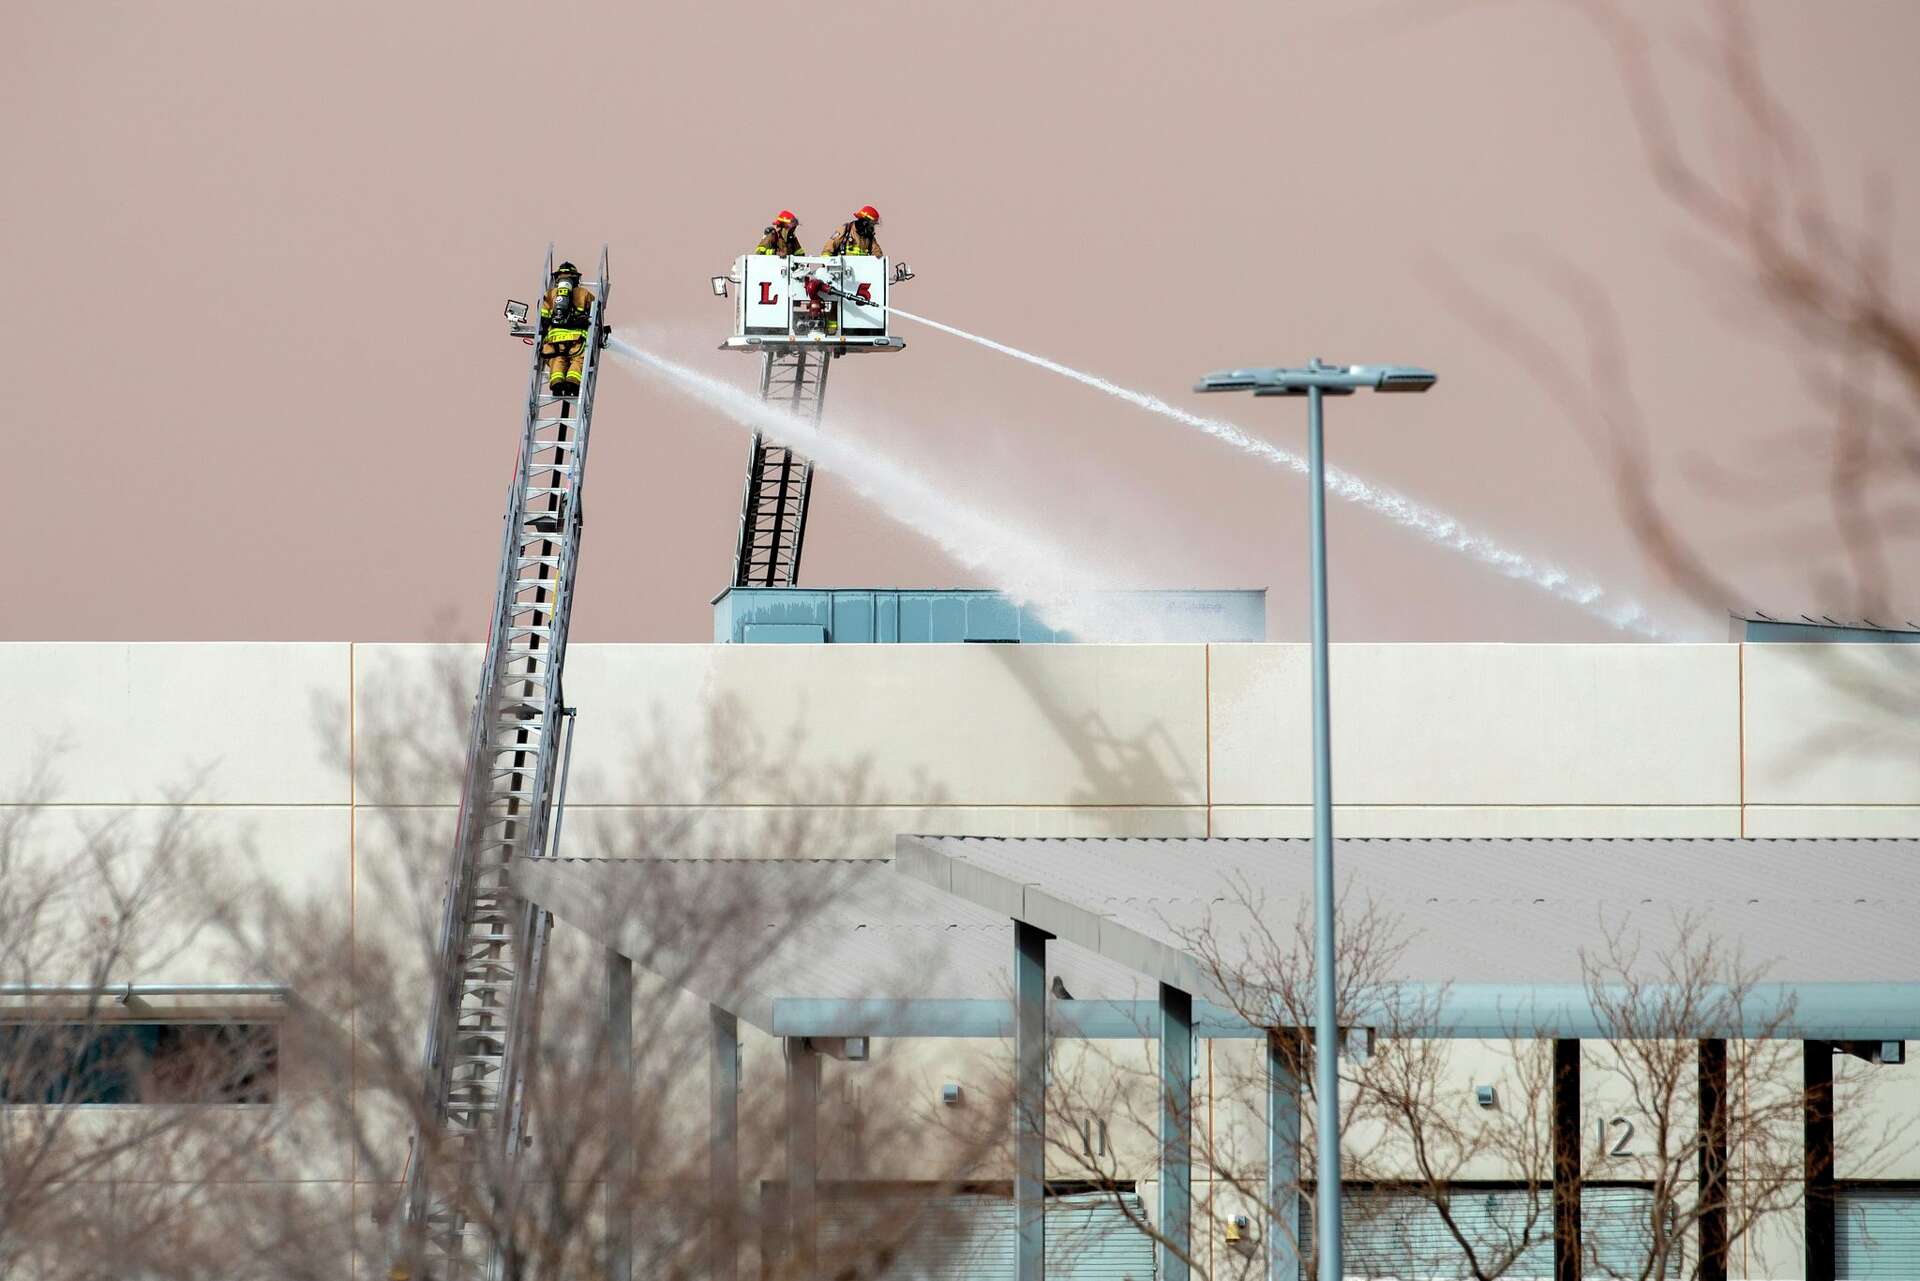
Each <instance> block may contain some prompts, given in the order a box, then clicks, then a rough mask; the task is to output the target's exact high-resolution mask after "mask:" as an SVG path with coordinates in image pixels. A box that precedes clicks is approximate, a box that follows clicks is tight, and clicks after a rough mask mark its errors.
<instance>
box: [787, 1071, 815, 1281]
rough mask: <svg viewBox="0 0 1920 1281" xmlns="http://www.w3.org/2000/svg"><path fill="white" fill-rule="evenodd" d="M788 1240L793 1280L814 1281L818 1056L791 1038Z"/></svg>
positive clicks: (788, 1125) (788, 1117) (788, 1114)
mask: <svg viewBox="0 0 1920 1281" xmlns="http://www.w3.org/2000/svg"><path fill="white" fill-rule="evenodd" d="M787 1234H788V1235H787V1239H788V1242H789V1249H790V1250H791V1253H792V1258H793V1275H794V1276H796V1277H799V1278H801V1279H802V1281H813V1277H814V1276H815V1275H816V1268H817V1266H818V1262H817V1261H818V1258H819V1254H818V1248H819V1240H820V1054H819V1051H817V1050H815V1049H814V1048H813V1042H812V1041H810V1040H808V1039H807V1038H806V1037H804V1036H790V1037H788V1038H787Z"/></svg>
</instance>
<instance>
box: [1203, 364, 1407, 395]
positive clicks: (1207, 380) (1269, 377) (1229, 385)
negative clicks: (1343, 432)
mask: <svg viewBox="0 0 1920 1281" xmlns="http://www.w3.org/2000/svg"><path fill="white" fill-rule="evenodd" d="M1438 381H1440V378H1439V375H1437V374H1435V373H1434V372H1433V371H1432V370H1431V369H1422V368H1420V367H1419V366H1418V365H1330V364H1327V363H1325V362H1323V361H1320V360H1314V361H1312V362H1311V363H1309V364H1308V365H1307V367H1306V368H1305V369H1284V368H1267V369H1223V370H1221V371H1219V372H1218V373H1212V374H1208V375H1206V376H1205V377H1203V378H1202V379H1201V380H1200V381H1199V382H1198V383H1196V384H1194V388H1193V389H1194V390H1195V391H1250V392H1252V393H1253V394H1254V395H1256V396H1304V395H1306V394H1307V393H1308V392H1310V391H1315V390H1317V391H1319V392H1320V393H1321V394H1322V395H1325V396H1351V395H1352V394H1353V393H1354V392H1356V391H1392V392H1421V391H1426V390H1427V389H1428V388H1430V387H1432V386H1433V385H1434V384H1435V383H1436V382H1438Z"/></svg>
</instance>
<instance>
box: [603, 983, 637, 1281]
mask: <svg viewBox="0 0 1920 1281" xmlns="http://www.w3.org/2000/svg"><path fill="white" fill-rule="evenodd" d="M607 1051H608V1064H607V1066H608V1068H609V1071H608V1082H607V1084H608V1087H609V1088H608V1093H609V1094H610V1095H611V1096H612V1097H610V1098H609V1099H608V1100H607V1102H608V1104H609V1105H610V1106H609V1109H608V1111H609V1120H610V1121H611V1122H612V1124H610V1125H609V1126H608V1127H607V1142H608V1143H609V1144H611V1145H612V1147H613V1160H612V1161H610V1162H608V1165H607V1176H608V1177H607V1275H608V1276H609V1277H611V1278H612V1279H613V1281H631V1278H632V1276H633V1193H634V1183H635V1179H636V1177H637V1175H638V1165H637V1162H636V1159H635V1158H636V1153H635V1152H634V1150H633V1147H634V1144H633V962H632V961H631V960H630V959H628V958H627V957H624V956H622V955H620V953H618V952H616V951H614V950H613V949H612V948H608V949H607Z"/></svg>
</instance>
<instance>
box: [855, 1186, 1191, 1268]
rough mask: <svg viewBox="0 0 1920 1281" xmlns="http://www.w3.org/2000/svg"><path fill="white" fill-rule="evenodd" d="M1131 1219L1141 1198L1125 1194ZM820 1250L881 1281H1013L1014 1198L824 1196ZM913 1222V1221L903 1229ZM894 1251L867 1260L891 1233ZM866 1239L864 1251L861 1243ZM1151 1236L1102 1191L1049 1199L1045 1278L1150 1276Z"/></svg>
mask: <svg viewBox="0 0 1920 1281" xmlns="http://www.w3.org/2000/svg"><path fill="white" fill-rule="evenodd" d="M1122 1195H1124V1196H1126V1197H1127V1198H1128V1200H1129V1202H1130V1205H1131V1208H1132V1210H1133V1212H1134V1214H1135V1215H1136V1216H1139V1215H1140V1214H1141V1206H1140V1201H1139V1198H1138V1197H1136V1196H1134V1195H1133V1194H1132V1193H1123V1194H1122ZM821 1219H822V1221H821V1225H820V1227H821V1233H820V1235H821V1246H822V1255H823V1257H824V1258H827V1259H830V1260H831V1259H840V1260H844V1261H853V1260H856V1259H857V1260H859V1261H861V1263H863V1264H864V1265H865V1266H866V1267H871V1268H875V1269H877V1270H876V1271H875V1272H873V1273H870V1274H869V1275H875V1276H879V1277H883V1278H885V1281H976V1279H978V1281H1001V1279H1002V1278H1004V1279H1005V1281H1012V1278H1013V1276H1014V1274H1015V1269H1016V1264H1017V1259H1016V1256H1015V1250H1014V1230H1013V1228H1014V1218H1013V1202H1012V1201H1010V1200H1008V1199H1007V1198H1005V1197H993V1196H955V1197H945V1198H940V1199H938V1200H931V1201H929V1200H919V1199H902V1200H900V1201H897V1202H895V1203H894V1205H893V1208H892V1209H891V1210H889V1209H887V1207H886V1203H885V1202H876V1201H848V1202H835V1201H829V1202H828V1203H827V1204H826V1205H824V1206H823V1207H822V1212H821ZM905 1225H910V1226H905ZM903 1226H905V1230H904V1231H903V1232H901V1233H900V1236H901V1239H900V1240H898V1241H897V1242H896V1243H895V1247H894V1251H893V1255H892V1257H891V1258H889V1259H885V1260H879V1259H875V1258H873V1257H872V1255H871V1253H870V1251H871V1248H872V1243H873V1242H874V1241H875V1240H877V1239H884V1238H891V1237H892V1236H893V1235H894V1232H891V1231H888V1230H887V1229H888V1228H892V1229H894V1230H896V1231H898V1230H900V1229H902V1227H903ZM863 1244H864V1245H865V1247H866V1248H863ZM1153 1269H1154V1250H1153V1239H1152V1238H1151V1237H1149V1236H1147V1235H1146V1234H1145V1233H1144V1232H1141V1231H1140V1230H1139V1229H1137V1228H1135V1227H1134V1226H1133V1224H1132V1223H1130V1222H1128V1220H1127V1215H1126V1212H1125V1211H1123V1210H1122V1209H1121V1208H1120V1207H1119V1206H1118V1205H1116V1204H1114V1198H1113V1197H1112V1195H1110V1194H1106V1193H1087V1194H1084V1195H1077V1196H1067V1197H1059V1198H1056V1199H1054V1200H1050V1201H1048V1202H1047V1275H1048V1276H1049V1277H1059V1278H1062V1281H1153V1276H1154V1271H1153Z"/></svg>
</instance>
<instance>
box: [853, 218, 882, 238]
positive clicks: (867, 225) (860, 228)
mask: <svg viewBox="0 0 1920 1281" xmlns="http://www.w3.org/2000/svg"><path fill="white" fill-rule="evenodd" d="M875 225H876V224H875V223H874V221H873V219H871V218H855V219H854V220H853V230H854V232H855V233H856V234H857V235H859V236H860V237H861V238H862V239H865V240H872V239H873V229H874V226H875Z"/></svg>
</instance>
